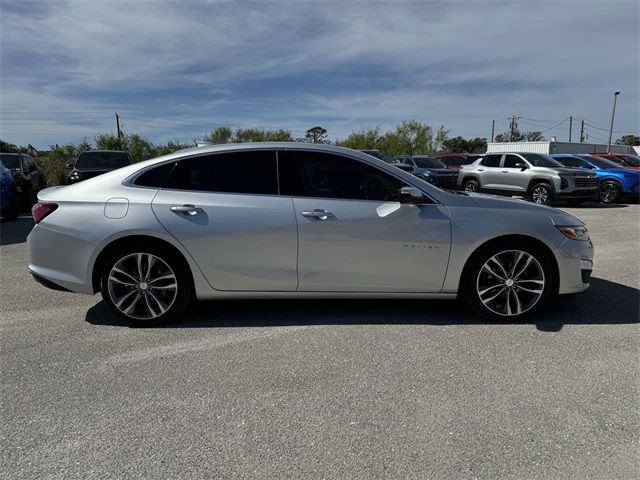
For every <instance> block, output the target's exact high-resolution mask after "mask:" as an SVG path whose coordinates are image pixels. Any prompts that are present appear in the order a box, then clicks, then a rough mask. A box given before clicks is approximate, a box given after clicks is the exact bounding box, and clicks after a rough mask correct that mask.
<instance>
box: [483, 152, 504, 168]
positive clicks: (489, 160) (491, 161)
mask: <svg viewBox="0 0 640 480" xmlns="http://www.w3.org/2000/svg"><path fill="white" fill-rule="evenodd" d="M501 158H502V154H499V155H487V156H486V157H484V160H482V165H484V166H485V167H499V166H500V159H501Z"/></svg>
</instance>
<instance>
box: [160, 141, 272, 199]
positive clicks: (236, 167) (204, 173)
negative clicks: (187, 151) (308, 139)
mask: <svg viewBox="0 0 640 480" xmlns="http://www.w3.org/2000/svg"><path fill="white" fill-rule="evenodd" d="M277 172H278V170H277V166H276V153H275V151H269V150H259V151H247V152H233V153H217V154H211V155H202V156H199V157H193V158H186V159H184V160H180V161H179V162H178V164H177V165H176V167H175V168H174V170H173V173H172V174H171V177H170V178H169V180H168V182H167V185H166V186H167V188H175V189H179V190H198V191H206V192H224V193H254V194H263V195H277V194H278V173H277Z"/></svg>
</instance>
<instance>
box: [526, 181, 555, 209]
mask: <svg viewBox="0 0 640 480" xmlns="http://www.w3.org/2000/svg"><path fill="white" fill-rule="evenodd" d="M529 200H531V201H532V202H534V203H537V204H538V205H553V187H552V186H551V185H549V184H548V183H544V182H540V183H535V184H534V185H533V186H532V187H531V188H530V189H529Z"/></svg>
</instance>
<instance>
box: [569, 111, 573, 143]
mask: <svg viewBox="0 0 640 480" xmlns="http://www.w3.org/2000/svg"><path fill="white" fill-rule="evenodd" d="M572 128H573V117H572V116H570V117H569V143H571V130H572Z"/></svg>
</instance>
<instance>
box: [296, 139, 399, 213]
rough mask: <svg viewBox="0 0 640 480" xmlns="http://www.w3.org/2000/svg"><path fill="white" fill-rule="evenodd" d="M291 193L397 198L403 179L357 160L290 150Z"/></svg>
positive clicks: (341, 196) (304, 195) (380, 199)
mask: <svg viewBox="0 0 640 480" xmlns="http://www.w3.org/2000/svg"><path fill="white" fill-rule="evenodd" d="M287 155H288V162H287V163H288V170H289V172H290V175H291V177H292V178H291V179H290V181H289V182H288V183H289V185H288V188H289V189H290V190H291V194H292V195H293V196H300V197H319V198H341V199H348V200H377V201H397V199H398V196H399V193H400V189H401V188H402V187H403V186H404V183H403V182H402V181H401V180H398V179H397V178H394V177H393V176H391V175H389V174H387V173H386V172H383V171H381V170H378V169H377V168H375V167H372V166H370V165H367V164H365V163H362V162H359V161H357V160H354V159H351V158H347V157H343V156H340V155H333V154H329V153H324V152H315V151H289V152H288V154H287Z"/></svg>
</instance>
